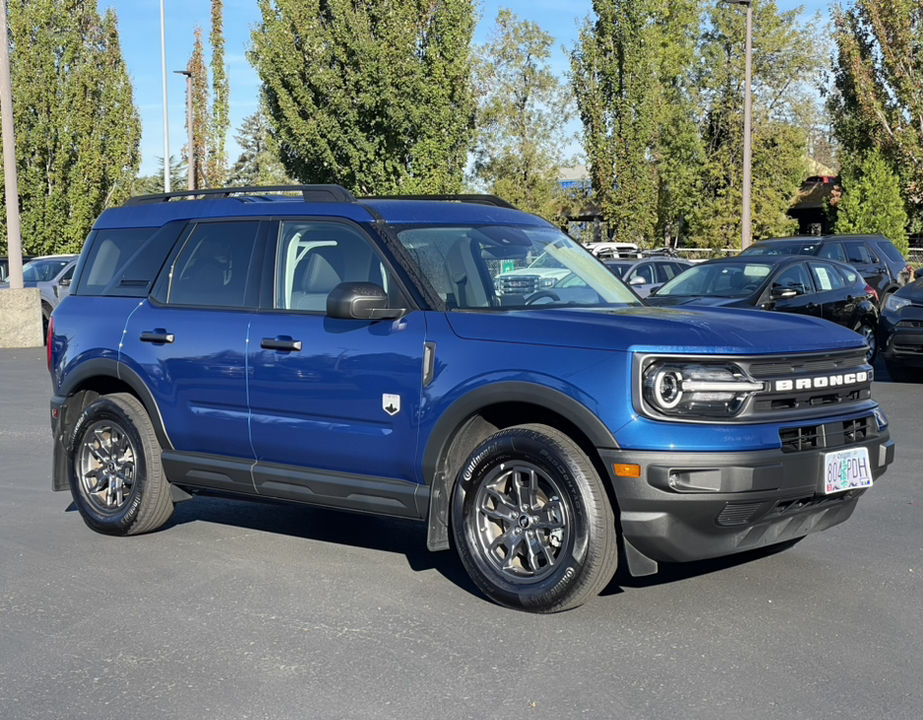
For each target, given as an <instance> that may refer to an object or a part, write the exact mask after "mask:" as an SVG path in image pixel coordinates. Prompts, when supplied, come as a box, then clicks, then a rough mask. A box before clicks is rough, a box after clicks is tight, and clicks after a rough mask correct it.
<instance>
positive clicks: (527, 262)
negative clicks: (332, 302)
mask: <svg viewBox="0 0 923 720" xmlns="http://www.w3.org/2000/svg"><path fill="white" fill-rule="evenodd" d="M397 236H398V238H399V239H400V241H401V243H402V244H403V246H404V248H405V249H406V250H407V252H408V254H409V255H410V257H411V259H412V260H413V262H415V263H416V265H417V267H418V268H419V271H420V274H421V275H422V276H423V277H424V278H425V280H426V282H427V283H428V284H429V285H430V288H431V289H432V291H433V292H434V293H435V294H436V295H438V296H439V297H440V298H441V299H442V300H443V302H445V305H446V308H447V309H449V310H455V309H458V310H466V309H472V308H511V307H516V308H524V307H533V306H534V307H543V308H544V307H549V306H567V307H573V306H583V307H612V306H623V305H640V304H641V302H640V300H638V298H637V296H636V295H635V294H634V293H632V292H631V290H629V289H628V288H627V287H626V286H625V285H624V284H623V283H622V282H621V281H620V280H618V279H617V278H616V277H615V276H614V275H613V274H612V273H611V272H609V270H607V269H606V267H605V266H604V265H603V264H602V263H600V262H599V261H598V260H597V259H596V258H594V257H593V256H592V255H591V254H590V253H589V252H587V251H586V250H585V249H584V248H583V247H582V246H581V245H579V244H578V243H577V242H575V241H574V240H571V239H570V238H569V237H568V236H567V235H565V234H563V233H562V232H560V231H559V230H556V229H554V228H550V227H534V226H527V227H517V226H509V225H467V226H464V225H452V226H444V225H427V226H423V227H420V226H416V227H412V228H400V229H397ZM530 270H535V271H536V272H534V273H533V272H529V271H530Z"/></svg>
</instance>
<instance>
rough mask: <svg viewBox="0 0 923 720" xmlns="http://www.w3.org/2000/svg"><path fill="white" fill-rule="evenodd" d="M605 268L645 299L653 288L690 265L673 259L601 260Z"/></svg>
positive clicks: (690, 264) (690, 265)
mask: <svg viewBox="0 0 923 720" xmlns="http://www.w3.org/2000/svg"><path fill="white" fill-rule="evenodd" d="M603 262H604V263H605V265H606V267H607V268H609V269H610V270H611V271H612V272H614V273H615V274H616V275H618V276H619V277H620V278H622V280H623V281H624V282H625V283H627V284H628V285H629V286H630V287H631V289H632V290H634V291H635V292H636V293H638V295H639V296H640V297H647V296H648V295H650V294H651V291H652V290H653V289H654V288H658V287H660V286H661V285H663V284H664V283H665V282H667V281H668V280H672V279H673V278H674V277H676V276H677V275H679V274H680V273H681V272H683V270H686V269H687V268H691V267H692V263H690V262H686V261H685V260H678V259H675V258H648V259H646V260H638V261H636V262H632V261H631V260H603Z"/></svg>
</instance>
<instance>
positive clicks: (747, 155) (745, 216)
mask: <svg viewBox="0 0 923 720" xmlns="http://www.w3.org/2000/svg"><path fill="white" fill-rule="evenodd" d="M721 2H724V3H727V4H728V5H746V6H747V52H746V63H747V70H746V79H745V80H744V83H745V86H744V179H743V210H742V213H741V219H740V224H741V242H740V247H741V249H742V250H743V249H746V248H747V247H749V245H750V239H751V232H750V225H751V223H750V165H751V158H752V151H751V146H750V143H751V138H750V119H751V116H752V105H751V100H750V85H751V84H752V80H753V77H752V76H753V71H752V59H753V0H721Z"/></svg>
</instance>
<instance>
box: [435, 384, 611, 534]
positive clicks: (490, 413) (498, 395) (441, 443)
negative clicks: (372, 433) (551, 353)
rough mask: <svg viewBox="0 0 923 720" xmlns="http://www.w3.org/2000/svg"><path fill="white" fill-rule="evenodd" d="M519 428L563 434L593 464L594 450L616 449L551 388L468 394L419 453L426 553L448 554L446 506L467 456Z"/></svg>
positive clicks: (589, 415) (507, 387)
mask: <svg viewBox="0 0 923 720" xmlns="http://www.w3.org/2000/svg"><path fill="white" fill-rule="evenodd" d="M523 423H541V424H545V425H548V426H550V427H554V428H556V429H558V430H560V431H562V432H564V433H565V434H566V435H567V436H568V437H570V438H571V440H573V441H574V442H575V443H576V444H577V445H579V446H581V448H582V449H583V450H584V452H585V453H586V454H587V456H588V457H590V459H591V461H593V462H594V464H598V463H599V462H601V461H600V459H599V455H598V453H597V452H596V449H597V448H611V449H618V447H619V446H618V443H617V441H616V439H615V437H614V436H613V435H612V432H611V431H610V430H609V428H608V427H606V425H605V424H604V423H603V422H602V421H601V420H600V419H599V418H598V417H597V416H596V415H595V414H594V413H593V412H592V411H590V410H589V409H588V408H587V407H586V406H585V405H583V404H581V403H580V402H579V401H577V400H575V399H574V398H572V397H570V396H569V395H566V394H564V393H563V392H561V391H559V390H555V389H554V388H549V387H545V386H542V385H536V384H533V383H528V382H519V381H509V382H498V383H490V384H487V385H483V386H481V387H479V388H476V389H474V390H472V391H471V392H469V393H468V394H466V395H464V396H463V397H461V398H459V399H458V400H456V401H455V402H454V403H452V405H451V406H449V408H448V409H447V410H446V411H445V412H444V413H443V414H442V416H441V417H440V418H439V420H438V421H437V422H436V425H435V427H434V428H433V432H432V433H431V434H430V436H429V439H428V441H427V444H426V448H425V450H424V453H423V478H424V483H425V485H426V486H428V487H429V489H430V494H429V512H428V518H427V547H428V548H429V549H430V550H447V549H448V548H449V533H448V525H449V500H450V498H451V495H452V490H453V487H454V484H455V478H456V476H457V474H458V471H459V470H460V469H461V466H462V465H463V464H464V462H465V460H466V459H467V457H468V455H469V454H470V453H471V451H472V450H474V448H475V447H477V446H478V445H479V444H480V443H481V442H482V441H483V440H484V439H485V438H487V437H489V436H490V435H492V434H493V433H495V432H497V431H498V430H502V429H504V428H506V427H512V426H514V425H520V424H523ZM600 469H601V468H600ZM603 477H604V479H605V476H603Z"/></svg>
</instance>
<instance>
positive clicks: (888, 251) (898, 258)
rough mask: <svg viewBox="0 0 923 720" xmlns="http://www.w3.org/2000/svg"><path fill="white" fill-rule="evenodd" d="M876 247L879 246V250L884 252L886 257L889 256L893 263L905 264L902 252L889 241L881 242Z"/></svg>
mask: <svg viewBox="0 0 923 720" xmlns="http://www.w3.org/2000/svg"><path fill="white" fill-rule="evenodd" d="M876 245H878V249H879V250H881V252H883V253H884V254H885V255H887V256H888V258H889V259H890V260H892V261H893V262H899V263H903V262H905V260H904V256H903V255H901V251H900V250H898V249H897V248H896V247H894V245H892V244H891V243H890V242H888V241H887V240H879V241H878V242H877V243H876Z"/></svg>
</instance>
